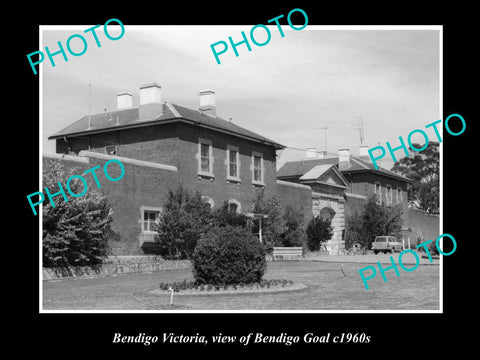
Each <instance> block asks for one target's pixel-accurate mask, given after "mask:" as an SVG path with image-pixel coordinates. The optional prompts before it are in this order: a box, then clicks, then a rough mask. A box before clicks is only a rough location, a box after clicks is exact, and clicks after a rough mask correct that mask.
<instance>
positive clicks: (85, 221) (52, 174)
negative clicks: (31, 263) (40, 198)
mask: <svg viewBox="0 0 480 360" xmlns="http://www.w3.org/2000/svg"><path fill="white" fill-rule="evenodd" d="M76 173H77V172H76V169H74V168H70V169H65V166H64V165H63V164H62V163H61V162H60V161H58V160H50V161H49V162H47V164H46V166H45V168H44V170H43V186H44V187H45V186H46V187H48V189H49V190H50V193H54V192H57V191H58V190H59V187H58V184H57V183H58V182H60V183H61V184H62V187H64V188H65V184H66V181H67V179H68V178H69V177H70V176H71V175H73V174H76ZM75 180H77V179H75ZM75 180H73V181H71V182H70V188H71V190H72V191H73V192H74V193H81V192H82V191H83V183H82V182H80V181H75ZM55 200H57V201H55V207H52V205H51V203H50V202H49V201H45V202H44V203H43V206H42V215H43V266H44V267H65V266H87V265H88V266H94V265H98V264H101V263H102V261H103V259H104V258H105V257H106V256H107V255H108V252H109V246H108V238H109V236H110V235H111V234H112V233H113V231H112V229H111V226H110V225H111V222H112V220H113V219H112V214H113V211H112V209H111V208H110V206H109V204H108V202H107V199H106V197H105V196H104V195H103V194H100V193H99V192H98V191H96V190H93V189H88V191H87V192H86V193H85V194H84V195H82V196H81V197H77V198H75V197H69V198H68V202H65V201H64V199H62V198H61V197H57V198H55Z"/></svg>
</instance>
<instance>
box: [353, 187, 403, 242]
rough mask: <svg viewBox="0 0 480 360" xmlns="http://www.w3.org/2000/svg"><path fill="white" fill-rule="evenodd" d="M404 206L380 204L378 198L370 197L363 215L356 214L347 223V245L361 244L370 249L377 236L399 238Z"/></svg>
mask: <svg viewBox="0 0 480 360" xmlns="http://www.w3.org/2000/svg"><path fill="white" fill-rule="evenodd" d="M402 212H403V209H402V206H401V205H395V206H387V205H385V204H378V202H377V198H376V196H375V195H374V196H370V197H369V198H368V199H367V203H366V204H365V207H364V209H363V212H362V215H358V214H354V215H352V216H350V217H349V218H347V221H346V234H347V239H346V245H347V243H348V245H349V246H351V245H353V244H354V243H355V242H358V243H360V244H361V245H362V246H363V247H365V248H367V249H369V248H370V247H371V244H372V242H373V241H374V240H375V237H376V236H382V235H392V236H396V237H397V238H399V237H400V236H401V230H402V225H403V218H402Z"/></svg>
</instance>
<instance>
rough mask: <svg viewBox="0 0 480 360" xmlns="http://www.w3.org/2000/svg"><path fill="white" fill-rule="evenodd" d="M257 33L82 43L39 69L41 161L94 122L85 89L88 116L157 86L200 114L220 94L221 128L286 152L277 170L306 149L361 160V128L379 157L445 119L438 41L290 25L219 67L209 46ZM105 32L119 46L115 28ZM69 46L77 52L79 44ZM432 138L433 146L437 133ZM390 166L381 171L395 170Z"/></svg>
mask: <svg viewBox="0 0 480 360" xmlns="http://www.w3.org/2000/svg"><path fill="white" fill-rule="evenodd" d="M91 26H92V25H85V26H75V27H73V26H71V27H68V26H48V27H43V28H42V29H41V30H42V31H41V44H40V49H43V48H44V47H45V46H48V47H49V48H50V50H51V52H53V51H56V50H58V45H57V42H58V41H61V42H62V43H63V44H64V47H65V43H66V40H67V39H68V38H69V36H71V35H73V34H84V33H83V31H84V30H86V29H88V28H90V27H91ZM251 28H252V25H245V26H195V27H194V26H152V27H145V26H128V25H126V26H125V33H124V35H123V36H122V37H121V38H120V39H118V40H116V41H112V40H109V39H108V38H107V37H106V36H105V34H104V32H103V26H102V27H100V28H98V29H97V30H96V33H97V34H98V39H99V42H100V44H101V47H97V45H96V44H95V41H94V39H93V38H92V37H91V35H90V36H89V35H86V34H84V35H85V39H86V40H87V44H88V47H87V50H86V52H85V53H84V54H83V55H81V56H77V57H74V56H71V55H70V54H69V53H68V52H67V56H68V61H67V62H65V61H64V60H63V58H62V56H61V55H58V56H55V57H54V60H55V63H56V66H55V67H52V66H51V64H50V63H49V61H48V58H47V57H46V59H45V61H44V63H43V64H42V65H41V66H40V70H39V73H40V77H41V82H40V90H41V95H40V102H41V104H42V108H41V116H42V119H41V121H42V123H41V124H42V126H41V129H42V135H41V136H42V139H43V152H44V153H51V152H55V144H54V142H53V141H49V140H47V139H46V138H47V137H48V136H50V135H52V134H54V133H55V132H57V131H59V130H61V129H62V128H64V127H66V126H67V125H69V124H71V123H72V122H74V121H76V120H78V119H80V118H81V117H83V116H85V115H87V114H88V109H89V84H91V90H90V94H91V95H90V108H91V113H92V114H95V113H103V112H104V109H107V111H109V110H115V108H116V94H117V93H120V92H123V91H128V92H130V93H132V94H133V105H134V106H138V95H139V87H140V86H141V85H143V84H147V83H152V82H156V83H157V84H159V85H161V87H162V100H163V101H168V102H171V103H173V104H178V105H183V106H186V107H189V108H193V109H197V108H198V106H199V99H198V93H199V91H200V90H203V89H212V90H214V91H215V93H216V111H217V116H220V117H222V118H223V119H226V120H229V119H230V118H231V119H232V121H233V122H234V123H236V124H237V125H239V126H242V127H245V128H247V129H249V130H251V131H254V132H257V133H259V134H261V135H263V136H265V137H267V138H270V139H272V140H275V141H277V142H279V143H280V144H283V145H285V146H287V149H285V150H282V151H281V152H279V158H278V160H277V163H278V165H279V166H281V165H282V164H283V163H285V162H286V161H292V160H300V159H303V158H304V157H305V151H304V149H306V148H310V147H314V148H317V149H318V150H325V149H326V150H327V151H328V152H329V153H332V154H336V153H337V151H338V149H340V148H349V149H350V150H351V153H352V154H353V155H356V154H358V147H359V146H360V136H359V131H358V128H359V126H360V121H363V125H364V141H363V143H364V145H369V146H370V147H374V146H376V145H378V144H381V145H383V146H385V142H386V141H390V142H391V143H392V145H395V144H399V140H398V137H399V136H403V137H404V139H406V137H407V135H408V134H409V133H410V132H411V131H412V130H414V129H424V128H425V125H426V124H429V123H432V122H433V121H435V120H438V119H440V118H441V113H440V105H441V102H440V91H441V83H440V80H441V79H440V76H439V74H440V71H439V69H440V31H439V30H435V29H431V28H427V29H425V28H422V27H418V28H417V30H412V29H411V28H408V29H407V30H403V29H402V30H384V29H382V30H376V29H377V27H369V28H365V27H347V26H345V27H335V26H329V27H322V26H310V25H309V26H307V27H306V28H305V29H303V30H301V31H295V30H292V29H291V28H290V27H289V26H288V25H286V26H283V27H282V29H283V31H284V33H285V36H284V37H281V36H280V33H279V31H278V29H277V27H276V26H273V27H269V29H270V31H271V39H270V42H269V43H268V44H266V45H265V46H262V47H259V46H256V45H254V44H253V43H252V42H251V41H250V45H251V51H248V49H247V47H246V46H245V45H239V46H238V47H237V50H238V52H239V56H238V57H235V55H234V52H233V50H232V48H231V46H230V47H229V49H228V51H227V52H226V53H225V54H223V55H220V60H221V64H220V65H219V64H217V62H216V60H215V57H214V56H213V53H212V51H211V49H210V45H211V44H213V43H215V42H218V41H227V42H228V37H229V36H231V37H232V38H233V40H234V41H240V40H241V39H242V38H241V31H242V30H244V31H245V33H246V34H247V36H248V34H249V33H250V29H251ZM372 28H375V30H372ZM108 29H109V32H110V33H111V35H112V36H114V37H115V36H118V34H119V32H118V31H119V29H115V26H113V25H112V26H109V27H108ZM395 29H398V27H396V28H395ZM255 38H256V40H257V42H263V41H265V40H266V35H265V33H263V30H262V29H257V30H256V32H255ZM71 46H72V49H73V50H74V51H77V52H80V51H81V48H82V46H81V42H80V41H79V40H78V39H74V40H72V42H71ZM325 127H328V129H326V130H325V129H323V128H325ZM425 131H426V133H427V134H428V135H429V138H430V139H434V133H433V129H431V128H430V129H429V130H425ZM325 135H326V140H327V141H325ZM416 139H417V138H416V137H413V138H412V140H416ZM418 140H419V142H421V143H423V140H421V139H420V138H418ZM398 155H400V154H398ZM399 157H400V156H399ZM386 160H387V161H385V162H382V166H384V167H387V168H390V167H391V166H392V165H393V163H392V161H391V160H390V161H388V158H386Z"/></svg>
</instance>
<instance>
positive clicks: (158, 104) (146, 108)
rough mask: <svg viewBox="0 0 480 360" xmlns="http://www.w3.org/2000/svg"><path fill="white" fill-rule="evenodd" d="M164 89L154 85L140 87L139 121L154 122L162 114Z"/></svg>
mask: <svg viewBox="0 0 480 360" xmlns="http://www.w3.org/2000/svg"><path fill="white" fill-rule="evenodd" d="M162 109H163V106H162V88H161V86H160V85H158V84H156V83H153V84H147V85H142V86H140V106H139V107H138V120H139V121H144V120H154V119H155V118H156V117H157V116H159V115H161V114H162Z"/></svg>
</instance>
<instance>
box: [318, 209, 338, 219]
mask: <svg viewBox="0 0 480 360" xmlns="http://www.w3.org/2000/svg"><path fill="white" fill-rule="evenodd" d="M335 214H336V212H335V210H333V209H332V208H331V207H327V206H326V207H324V208H322V209H321V210H320V214H319V215H320V217H321V218H322V219H324V220H330V222H331V221H332V220H333V218H334V217H335Z"/></svg>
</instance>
